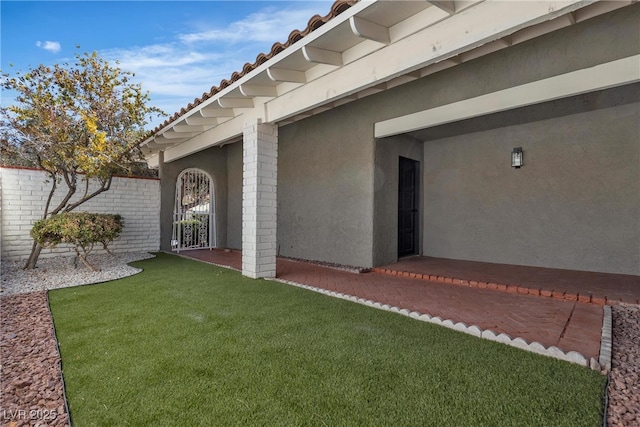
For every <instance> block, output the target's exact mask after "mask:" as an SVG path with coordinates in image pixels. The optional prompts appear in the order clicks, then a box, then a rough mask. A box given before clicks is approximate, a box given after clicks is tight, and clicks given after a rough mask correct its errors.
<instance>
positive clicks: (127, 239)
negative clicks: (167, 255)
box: [0, 167, 160, 260]
mask: <svg viewBox="0 0 640 427" xmlns="http://www.w3.org/2000/svg"><path fill="white" fill-rule="evenodd" d="M46 179H47V176H46V174H45V173H44V172H43V171H40V170H34V169H19V168H9V167H0V224H1V228H0V258H2V259H3V260H26V259H27V258H28V256H29V253H30V252H31V245H32V243H33V240H32V239H31V236H29V232H30V231H31V227H32V226H33V223H34V222H35V221H37V220H39V219H41V218H42V213H43V212H44V206H45V203H46V201H47V197H48V195H49V191H50V189H51V183H48V182H46ZM92 188H96V187H95V186H94V187H91V186H90V188H89V191H91V189H92ZM66 189H67V187H66V185H65V184H64V182H61V183H60V184H59V185H58V189H57V190H56V196H54V199H53V201H52V203H51V206H52V207H55V206H57V204H58V202H60V201H61V200H62V198H63V196H64V194H66ZM83 191H84V186H83V185H82V186H81V185H78V191H77V193H76V196H75V197H74V198H72V199H71V200H72V201H73V200H78V199H79V198H80V195H81V194H82V193H83ZM79 193H80V194H79ZM75 211H77V212H80V211H87V212H97V213H108V214H120V215H122V217H123V219H124V229H123V230H122V233H121V234H120V236H119V237H118V238H117V239H116V240H114V241H113V242H112V243H111V245H109V249H111V251H112V252H143V251H158V250H159V248H160V181H159V180H157V179H145V178H114V179H113V182H112V183H111V188H110V189H109V191H106V192H104V193H102V194H100V195H98V196H96V197H95V198H93V199H91V200H90V201H88V202H86V203H84V204H82V205H81V206H80V207H78V208H77V209H76V210H75ZM94 251H95V253H101V252H104V250H102V248H101V247H96V249H95V250H94ZM73 254H74V252H73V249H72V248H71V246H69V245H59V246H58V247H57V248H56V249H44V250H43V251H42V253H41V255H40V256H41V257H42V258H46V257H53V256H71V255H73Z"/></svg>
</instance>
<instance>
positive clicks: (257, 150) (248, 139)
mask: <svg viewBox="0 0 640 427" xmlns="http://www.w3.org/2000/svg"><path fill="white" fill-rule="evenodd" d="M242 156H243V160H242V162H243V168H242V274H243V275H245V276H248V277H252V278H254V279H256V278H260V277H276V252H277V242H276V228H277V213H276V208H277V200H276V194H277V192H276V190H277V174H278V162H277V161H278V127H277V126H276V125H270V124H265V123H260V122H259V121H258V122H254V123H248V124H245V127H244V129H243V147H242Z"/></svg>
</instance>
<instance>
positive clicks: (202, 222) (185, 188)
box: [171, 169, 216, 252]
mask: <svg viewBox="0 0 640 427" xmlns="http://www.w3.org/2000/svg"><path fill="white" fill-rule="evenodd" d="M214 200H215V194H214V188H213V181H212V180H211V177H210V176H209V175H208V174H207V173H206V172H204V171H202V170H200V169H185V170H184V171H182V172H181V173H180V175H178V180H177V182H176V199H175V205H174V209H173V237H172V239H171V249H172V250H174V251H176V252H180V251H184V250H188V249H203V248H213V247H215V246H216V241H215V240H216V239H215V237H216V236H215V229H216V227H215V209H214Z"/></svg>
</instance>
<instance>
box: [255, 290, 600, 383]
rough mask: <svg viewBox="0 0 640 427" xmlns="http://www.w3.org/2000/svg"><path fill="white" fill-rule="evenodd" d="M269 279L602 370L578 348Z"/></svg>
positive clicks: (339, 293) (595, 361)
mask: <svg viewBox="0 0 640 427" xmlns="http://www.w3.org/2000/svg"><path fill="white" fill-rule="evenodd" d="M266 280H270V281H274V282H279V283H283V284H286V285H290V286H296V287H298V288H302V289H307V290H310V291H313V292H317V293H320V294H324V295H327V296H330V297H334V298H339V299H343V300H347V301H352V302H355V303H358V304H362V305H366V306H368V307H373V308H376V309H379V310H384V311H390V312H392V313H397V314H401V315H404V316H407V317H410V318H412V319H415V320H419V321H423V322H427V323H432V324H435V325H438V326H444V327H445V328H449V329H453V330H456V331H458V332H462V333H465V334H468V335H472V336H475V337H477V338H481V339H486V340H489V341H495V342H499V343H502V344H505V345H509V346H511V347H516V348H519V349H521V350H525V351H529V352H531V353H536V354H540V355H543V356H547V357H552V358H554V359H559V360H564V361H565V362H570V363H575V364H578V365H580V366H584V367H587V368H590V369H592V370H595V371H601V367H600V364H599V363H598V360H596V359H595V358H593V357H592V358H590V359H587V358H586V357H585V356H584V355H582V354H581V353H579V352H577V351H567V352H565V351H563V350H562V349H560V348H558V347H556V346H551V347H548V348H547V347H545V346H543V345H542V344H540V343H539V342H537V341H533V342H527V341H526V340H525V339H524V338H519V337H516V338H512V337H511V336H509V335H508V334H505V333H496V332H494V331H492V330H491V329H485V330H482V329H480V327H478V326H477V325H471V326H469V325H467V324H466V323H464V322H454V321H453V320H450V319H442V318H440V317H438V316H436V317H433V316H431V315H429V314H423V313H420V312H417V311H410V310H408V309H406V308H399V307H395V306H391V305H389V304H386V303H381V302H377V301H373V300H367V299H364V298H360V297H357V296H353V295H349V294H344V293H341V292H335V291H330V290H327V289H323V288H318V287H316V286H310V285H305V284H303V283H298V282H294V281H291V280H283V279H278V278H266Z"/></svg>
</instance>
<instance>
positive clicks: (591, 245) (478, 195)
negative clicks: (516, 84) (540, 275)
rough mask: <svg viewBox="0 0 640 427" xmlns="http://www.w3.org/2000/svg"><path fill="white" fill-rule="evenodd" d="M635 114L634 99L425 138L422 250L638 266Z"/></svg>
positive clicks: (597, 267) (539, 262)
mask: <svg viewBox="0 0 640 427" xmlns="http://www.w3.org/2000/svg"><path fill="white" fill-rule="evenodd" d="M638 123H640V104H638V103H635V104H625V105H621V106H618V107H614V108H607V109H601V110H595V111H590V112H585V113H579V114H574V115H569V116H564V117H561V118H557V119H549V120H542V121H537V122H532V123H526V124H520V125H516V126H509V127H502V128H497V129H493V130H488V131H482V132H476V133H472V134H467V135H461V136H457V137H450V138H444V139H439V140H434V141H428V142H426V143H425V146H424V170H425V172H424V181H423V182H424V187H425V191H424V199H425V202H424V233H423V239H424V240H423V248H424V249H423V253H424V254H425V255H431V256H436V257H444V258H457V259H468V260H477V261H488V262H499V263H507V264H522V265H534V266H545V267H555V268H566V269H575V270H591V271H601V272H611V273H623V274H640V167H639V164H640V153H639V149H638V147H639V145H640V129H639V127H638ZM515 146H522V147H523V149H524V152H525V165H524V166H523V167H522V168H521V169H514V168H512V167H511V166H510V160H509V153H510V152H511V149H512V148H513V147H515ZM461 153H464V155H461Z"/></svg>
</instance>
